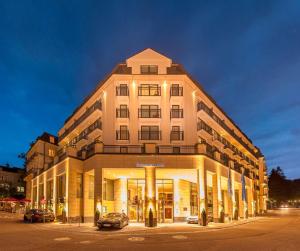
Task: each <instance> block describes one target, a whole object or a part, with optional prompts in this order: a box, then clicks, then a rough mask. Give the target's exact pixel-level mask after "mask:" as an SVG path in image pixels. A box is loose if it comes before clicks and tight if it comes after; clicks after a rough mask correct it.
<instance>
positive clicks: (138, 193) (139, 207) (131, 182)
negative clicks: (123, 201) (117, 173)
mask: <svg viewBox="0 0 300 251" xmlns="http://www.w3.org/2000/svg"><path fill="white" fill-rule="evenodd" d="M144 198H145V180H142V179H128V180H127V199H128V217H129V219H130V220H131V221H136V222H143V221H144V206H145V204H144V202H145V201H144Z"/></svg>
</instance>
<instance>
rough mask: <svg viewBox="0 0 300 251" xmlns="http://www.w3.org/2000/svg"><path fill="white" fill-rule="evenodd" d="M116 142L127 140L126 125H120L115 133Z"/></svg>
mask: <svg viewBox="0 0 300 251" xmlns="http://www.w3.org/2000/svg"><path fill="white" fill-rule="evenodd" d="M117 140H129V131H128V127H127V125H121V126H120V130H119V131H117Z"/></svg>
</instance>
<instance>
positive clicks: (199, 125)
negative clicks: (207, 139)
mask: <svg viewBox="0 0 300 251" xmlns="http://www.w3.org/2000/svg"><path fill="white" fill-rule="evenodd" d="M197 130H198V131H200V130H204V131H206V132H207V133H209V134H210V135H213V130H212V128H211V127H210V126H208V125H207V124H206V123H205V122H204V121H202V120H200V121H199V122H198V123H197Z"/></svg>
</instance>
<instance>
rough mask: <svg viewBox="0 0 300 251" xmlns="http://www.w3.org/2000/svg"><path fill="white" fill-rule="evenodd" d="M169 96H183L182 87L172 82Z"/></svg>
mask: <svg viewBox="0 0 300 251" xmlns="http://www.w3.org/2000/svg"><path fill="white" fill-rule="evenodd" d="M170 96H183V87H180V86H179V85H178V84H172V86H171V88H170Z"/></svg>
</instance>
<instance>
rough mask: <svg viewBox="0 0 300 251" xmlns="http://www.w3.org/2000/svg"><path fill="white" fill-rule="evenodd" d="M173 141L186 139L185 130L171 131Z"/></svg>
mask: <svg viewBox="0 0 300 251" xmlns="http://www.w3.org/2000/svg"><path fill="white" fill-rule="evenodd" d="M170 140H171V141H181V140H184V132H183V131H171V133H170Z"/></svg>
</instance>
